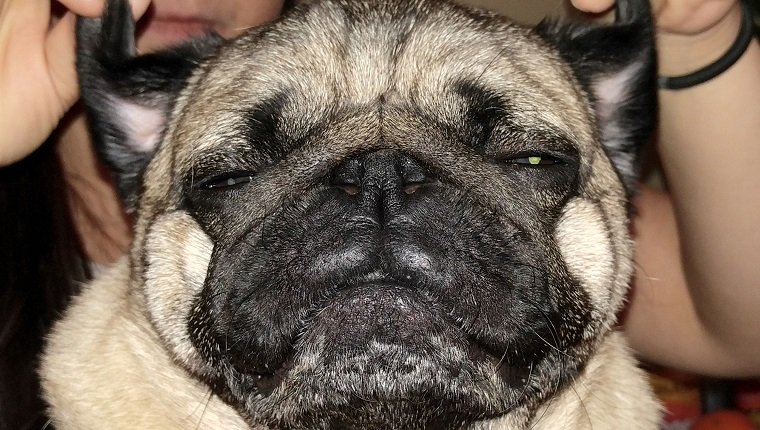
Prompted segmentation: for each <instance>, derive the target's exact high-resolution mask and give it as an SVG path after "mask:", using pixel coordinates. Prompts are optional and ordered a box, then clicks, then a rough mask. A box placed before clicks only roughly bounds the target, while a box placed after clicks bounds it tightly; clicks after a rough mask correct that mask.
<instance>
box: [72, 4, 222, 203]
mask: <svg viewBox="0 0 760 430" xmlns="http://www.w3.org/2000/svg"><path fill="white" fill-rule="evenodd" d="M107 3H108V4H107V6H106V9H105V12H104V13H103V16H102V17H101V18H98V19H94V18H80V19H79V22H78V23H77V70H78V73H79V85H80V88H81V93H82V99H83V100H84V105H85V108H86V110H87V114H88V119H89V125H90V132H91V135H92V138H93V141H94V144H95V147H96V150H97V152H98V154H99V155H100V156H101V157H102V158H103V159H104V160H105V161H106V164H107V165H108V166H109V167H110V169H111V171H112V172H113V174H114V177H115V179H116V182H117V184H118V187H119V192H120V194H121V196H122V198H123V199H124V200H125V203H126V206H127V208H128V209H131V208H132V207H133V205H134V203H135V200H136V197H137V193H138V191H139V187H140V180H141V177H142V172H143V169H144V168H145V166H146V164H147V162H148V161H149V160H150V158H151V157H152V155H153V153H154V152H155V149H156V145H157V144H158V142H159V141H160V140H161V137H162V134H163V131H164V127H165V125H166V122H167V116H168V114H169V112H170V109H171V108H172V106H173V104H174V100H175V99H176V97H177V95H178V94H179V92H180V91H181V90H182V88H184V86H185V85H186V83H187V79H188V78H189V77H190V75H191V74H192V72H193V70H194V69H196V68H197V67H198V65H199V64H200V62H201V60H203V59H204V58H207V57H208V56H210V55H211V54H212V53H213V52H215V50H216V47H217V46H218V45H219V43H220V41H221V39H220V38H219V37H217V36H215V35H210V36H208V37H205V38H203V39H198V40H195V41H192V42H190V43H188V44H186V45H183V46H180V47H177V48H175V49H172V50H168V51H164V52H160V53H156V54H150V55H144V56H139V57H138V56H136V51H135V38H134V37H135V36H134V31H135V24H134V20H133V18H132V12H131V9H130V7H129V2H128V1H127V0H108V2H107Z"/></svg>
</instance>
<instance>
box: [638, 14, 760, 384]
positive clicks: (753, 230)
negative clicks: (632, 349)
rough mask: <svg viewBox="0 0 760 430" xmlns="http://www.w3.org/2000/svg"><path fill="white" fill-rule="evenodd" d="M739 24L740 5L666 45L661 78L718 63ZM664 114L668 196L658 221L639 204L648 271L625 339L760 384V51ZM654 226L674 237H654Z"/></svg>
mask: <svg viewBox="0 0 760 430" xmlns="http://www.w3.org/2000/svg"><path fill="white" fill-rule="evenodd" d="M740 18H741V15H740V10H739V9H738V4H736V5H735V6H734V8H733V9H729V13H728V14H726V15H724V16H723V17H722V19H721V20H720V21H719V22H718V23H717V24H716V25H715V26H713V27H710V28H709V29H708V31H706V32H703V33H699V34H696V35H695V34H689V35H680V36H676V35H668V34H666V35H664V36H661V37H660V39H659V48H660V70H661V74H666V75H680V74H684V73H688V72H689V71H692V70H695V69H697V68H700V67H702V66H704V65H705V64H708V63H710V62H712V61H714V60H715V59H716V58H718V57H720V56H721V55H722V53H724V52H725V51H726V50H727V49H728V46H730V45H731V43H732V42H733V41H734V40H735V38H736V34H737V32H738V28H739V22H740ZM660 104H661V106H660V115H661V123H660V131H659V150H660V155H661V159H662V164H663V169H664V172H665V175H666V178H667V182H668V188H669V191H670V193H671V196H670V199H669V200H667V202H665V203H663V204H662V205H661V207H659V208H657V209H656V210H657V211H659V212H660V214H659V215H656V214H652V213H651V211H652V210H653V209H652V207H651V205H650V203H651V202H647V201H645V200H646V199H642V200H644V201H640V207H641V208H642V211H644V212H646V211H647V210H649V211H650V213H649V216H640V217H639V218H638V219H637V226H638V230H639V231H638V237H637V244H638V247H639V252H638V255H639V257H638V263H639V265H640V266H641V268H640V273H639V276H638V277H637V280H636V293H635V295H634V298H633V304H632V311H631V318H629V321H628V322H627V328H628V332H629V334H630V335H631V338H632V340H633V343H634V346H636V348H637V349H639V350H640V351H641V352H642V353H643V354H644V355H645V356H647V357H648V358H652V359H655V360H657V361H661V362H662V361H665V362H668V363H670V364H675V365H678V363H679V362H680V363H687V366H688V367H689V368H690V369H691V370H695V371H699V372H703V373H713V374H735V375H747V374H760V330H758V327H760V311H758V309H759V308H760V263H759V262H760V228H758V227H757V226H756V225H757V222H758V220H760V193H759V192H758V191H757V190H758V189H760V171H758V169H757V165H758V162H760V46H758V44H757V42H756V41H755V42H753V43H752V44H751V45H750V47H749V48H748V50H747V51H746V52H745V54H744V55H743V56H742V58H741V59H740V60H739V62H738V63H737V64H735V65H734V66H733V67H731V68H730V69H729V70H727V71H725V72H724V73H722V74H721V75H719V76H717V77H715V78H714V79H712V80H710V81H708V82H706V83H704V84H702V85H698V86H695V87H691V88H688V89H684V90H678V91H671V90H663V91H661V94H660ZM671 204H672V206H671ZM642 215H646V214H642ZM655 215H656V216H655ZM657 223H665V224H667V223H671V224H672V228H670V229H666V231H660V232H659V233H654V232H656V231H657V229H658V228H659V227H658V226H657ZM647 235H649V239H647ZM660 254H662V255H660ZM653 334H654V337H655V339H654V340H652V339H647V337H650V338H651V337H652V335H653Z"/></svg>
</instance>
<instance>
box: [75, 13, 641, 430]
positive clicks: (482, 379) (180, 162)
mask: <svg viewBox="0 0 760 430" xmlns="http://www.w3.org/2000/svg"><path fill="white" fill-rule="evenodd" d="M621 3H622V6H621V9H620V10H619V11H618V21H617V23H616V24H614V25H608V26H595V25H588V24H587V25H559V24H542V25H540V26H539V27H538V28H534V29H529V28H523V27H520V26H516V25H514V24H511V23H509V22H508V21H507V20H505V19H504V18H501V17H499V16H496V15H492V14H490V13H486V12H481V11H475V10H470V9H466V8H463V7H460V6H456V5H453V4H450V3H444V2H435V1H428V0H415V1H347V0H345V1H313V2H305V3H304V4H301V5H299V6H297V7H296V8H295V9H294V10H292V11H290V12H289V13H288V14H287V15H286V16H285V17H284V18H283V19H281V20H280V21H278V22H276V23H274V24H271V25H267V26H264V27H261V28H256V29H252V30H250V31H248V32H247V33H245V34H244V35H242V36H241V37H239V38H237V39H235V40H232V41H228V42H223V41H221V40H219V39H218V38H215V37H213V36H211V37H209V38H206V39H204V40H199V41H195V42H193V43H192V44H190V45H187V46H184V47H181V48H179V49H176V50H173V51H170V52H165V53H159V54H154V55H148V56H142V57H135V56H134V49H133V39H132V32H133V26H132V22H131V18H130V15H129V10H128V7H127V5H126V2H125V1H116V0H114V1H111V2H110V5H109V8H108V11H107V13H106V14H105V16H104V17H103V18H102V19H99V20H83V21H81V22H80V27H79V40H80V48H79V68H80V75H81V84H82V91H83V97H84V99H85V101H86V103H87V106H88V109H89V113H90V117H91V126H92V131H93V135H94V138H95V140H96V143H97V145H98V147H99V149H100V150H101V152H102V153H103V154H104V156H105V158H106V159H107V160H108V161H109V162H110V164H111V166H112V167H113V170H114V172H115V173H116V177H117V179H118V182H119V184H120V189H121V192H122V195H123V196H124V197H125V200H126V201H127V202H128V204H130V205H132V204H133V205H134V206H135V207H136V215H137V226H136V238H135V242H134V246H133V250H132V254H131V265H132V283H133V285H132V288H133V289H134V291H135V292H138V293H139V295H140V297H142V300H144V305H145V312H146V313H147V315H148V317H149V318H150V320H151V321H152V323H153V325H154V327H155V330H156V332H157V333H158V334H159V336H160V337H161V339H162V340H163V342H164V344H165V346H166V348H167V350H168V351H169V352H170V353H171V354H172V356H173V357H174V358H175V360H176V362H177V363H178V365H181V366H183V367H184V368H186V369H187V370H188V371H189V372H190V373H191V374H193V375H194V376H195V377H196V378H198V379H199V380H202V381H204V382H205V383H207V384H208V385H209V386H210V387H211V388H212V389H213V390H214V392H215V393H217V394H218V395H219V396H221V397H222V398H223V399H224V400H225V401H226V402H228V403H229V404H231V405H232V406H234V407H235V408H236V409H237V410H238V411H239V412H240V413H241V415H243V416H244V417H245V418H246V419H247V420H248V421H249V422H250V423H251V424H252V425H253V424H265V425H270V426H274V427H280V426H285V427H291V426H295V427H305V428H318V427H331V426H332V427H341V428H342V427H353V426H356V427H359V426H370V427H371V426H372V425H376V426H379V427H387V428H390V427H393V426H401V425H408V426H419V427H425V426H431V425H440V426H446V427H457V426H461V425H465V424H468V423H473V422H476V421H481V420H486V419H489V418H492V417H497V416H501V415H504V414H507V413H512V414H513V415H514V416H519V417H522V418H520V419H526V420H527V419H529V417H530V415H531V413H532V412H533V411H535V410H536V408H537V407H538V406H539V405H540V404H541V403H543V402H545V401H546V400H547V399H548V398H550V397H551V396H552V395H553V394H554V393H556V392H557V390H560V389H562V387H564V386H565V385H566V383H567V382H568V381H570V380H571V379H572V378H573V377H574V376H575V375H576V374H577V373H578V372H579V371H580V370H581V369H582V368H583V365H584V363H585V362H586V361H587V359H588V358H589V357H590V356H591V355H592V354H593V353H594V351H595V348H596V346H597V345H598V343H599V341H600V339H602V338H603V337H604V335H605V333H607V332H608V331H609V330H611V327H612V325H613V324H614V321H615V314H616V312H617V311H618V310H619V308H620V306H621V303H622V300H623V296H624V292H625V289H626V285H627V282H628V281H629V276H630V274H631V264H630V259H631V244H630V240H629V237H628V208H627V195H628V194H629V193H630V192H631V188H632V187H633V183H634V180H635V176H636V163H637V162H636V152H637V149H636V148H637V144H638V143H639V142H640V141H641V140H642V139H643V138H644V137H646V135H647V134H648V132H649V131H650V129H651V127H652V126H653V122H654V115H655V113H654V84H653V83H654V81H653V79H652V78H653V75H652V70H653V69H652V67H653V63H652V61H653V60H652V41H651V29H650V21H649V10H648V6H647V5H646V2H645V1H641V0H637V1H629V2H621Z"/></svg>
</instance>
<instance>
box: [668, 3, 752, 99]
mask: <svg viewBox="0 0 760 430" xmlns="http://www.w3.org/2000/svg"><path fill="white" fill-rule="evenodd" d="M741 4H742V25H741V28H740V29H739V35H738V36H737V37H736V40H735V41H734V44H733V45H731V47H730V48H729V49H728V51H727V52H726V53H725V54H724V55H723V56H722V57H720V58H718V59H717V60H715V62H714V63H711V64H708V65H707V66H705V67H703V68H701V69H699V70H697V71H695V72H692V73H689V74H688V75H681V76H660V77H658V78H657V85H658V86H659V87H660V88H662V89H666V90H681V89H684V88H689V87H693V86H696V85H699V84H702V83H705V82H707V81H709V80H710V79H712V78H714V77H716V76H718V75H720V74H721V73H723V72H725V71H726V70H728V68H729V67H731V66H733V65H734V63H736V62H737V61H738V60H739V58H741V56H742V54H744V51H746V50H747V47H748V46H749V43H750V42H751V41H752V35H753V26H754V22H753V20H752V10H751V9H750V8H749V6H748V5H747V3H746V2H744V1H743V2H741Z"/></svg>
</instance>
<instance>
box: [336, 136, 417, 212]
mask: <svg viewBox="0 0 760 430" xmlns="http://www.w3.org/2000/svg"><path fill="white" fill-rule="evenodd" d="M430 182H431V180H430V174H429V173H428V172H427V170H426V169H425V167H424V166H423V165H422V164H421V163H420V162H419V161H417V160H415V159H414V158H413V157H411V156H409V155H406V154H403V153H401V152H398V151H392V150H382V151H376V152H369V153H363V154H359V155H356V156H354V157H352V158H350V159H348V160H346V161H345V162H344V163H343V164H342V165H340V166H339V167H338V168H337V169H335V171H334V172H333V175H332V178H331V182H330V183H331V185H332V186H333V187H335V188H337V189H339V190H341V191H342V192H343V193H345V194H348V195H349V196H353V197H354V199H355V201H356V202H357V204H358V205H359V206H360V207H361V209H362V212H363V215H365V216H371V217H373V218H374V219H375V220H376V221H378V222H379V223H381V224H382V223H384V222H387V220H388V219H389V218H390V217H393V216H394V215H395V214H396V213H398V211H399V210H401V209H402V208H403V205H404V202H405V200H407V199H408V198H410V197H411V196H413V195H414V194H416V193H417V192H418V190H419V189H420V187H422V186H424V185H425V184H428V183H430Z"/></svg>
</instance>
